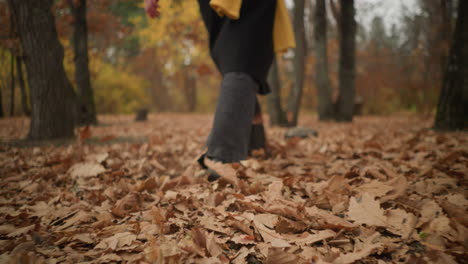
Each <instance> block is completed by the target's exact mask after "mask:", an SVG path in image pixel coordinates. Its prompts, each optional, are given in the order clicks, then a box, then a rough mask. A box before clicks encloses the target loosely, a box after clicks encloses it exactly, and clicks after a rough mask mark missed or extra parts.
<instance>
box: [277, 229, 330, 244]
mask: <svg viewBox="0 0 468 264" xmlns="http://www.w3.org/2000/svg"><path fill="white" fill-rule="evenodd" d="M335 236H336V233H335V232H333V231H332V230H323V231H317V233H316V234H311V233H309V232H304V233H302V234H298V235H292V234H284V235H283V238H284V239H285V240H286V241H288V242H289V243H294V244H296V245H298V246H303V245H311V244H313V243H315V242H318V241H322V240H325V239H328V238H332V237H335Z"/></svg>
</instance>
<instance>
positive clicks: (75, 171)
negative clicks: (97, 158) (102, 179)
mask: <svg viewBox="0 0 468 264" xmlns="http://www.w3.org/2000/svg"><path fill="white" fill-rule="evenodd" d="M105 171H106V169H105V168H104V167H103V166H102V165H101V164H99V163H95V162H83V163H78V164H75V165H73V167H71V168H70V170H69V173H70V176H71V177H72V178H73V179H76V178H91V177H96V176H98V175H99V174H101V173H103V172H105Z"/></svg>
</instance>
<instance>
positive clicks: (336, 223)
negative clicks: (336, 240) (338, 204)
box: [305, 206, 357, 230]
mask: <svg viewBox="0 0 468 264" xmlns="http://www.w3.org/2000/svg"><path fill="white" fill-rule="evenodd" d="M305 212H306V214H307V215H308V216H309V217H310V218H312V219H313V220H314V221H317V223H318V224H319V225H320V227H321V228H324V229H327V228H330V229H334V230H336V229H338V230H340V229H343V228H344V229H352V228H355V227H357V225H356V224H353V223H350V222H348V221H346V220H345V219H343V218H341V217H338V216H336V215H334V214H332V213H330V212H327V211H325V210H322V209H319V208H317V207H315V206H313V207H306V208H305Z"/></svg>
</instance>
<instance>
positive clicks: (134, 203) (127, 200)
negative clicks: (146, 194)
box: [112, 193, 140, 217]
mask: <svg viewBox="0 0 468 264" xmlns="http://www.w3.org/2000/svg"><path fill="white" fill-rule="evenodd" d="M139 210H140V196H139V195H138V194H137V193H130V194H127V195H126V196H125V197H124V198H122V199H120V200H118V201H117V202H116V203H115V206H114V207H113V208H112V213H113V214H114V215H115V216H118V217H125V216H128V215H129V214H130V213H133V212H137V211H139Z"/></svg>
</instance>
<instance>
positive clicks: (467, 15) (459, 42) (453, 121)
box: [434, 1, 468, 131]
mask: <svg viewBox="0 0 468 264" xmlns="http://www.w3.org/2000/svg"><path fill="white" fill-rule="evenodd" d="M466 43H468V1H458V16H457V23H456V26H455V32H454V35H453V39H452V46H451V48H450V56H449V62H448V65H447V68H446V71H445V76H444V84H443V86H442V90H441V93H440V97H439V103H438V106H437V115H436V119H435V125H434V128H435V129H437V130H447V131H453V130H461V129H467V128H468V45H466Z"/></svg>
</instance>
